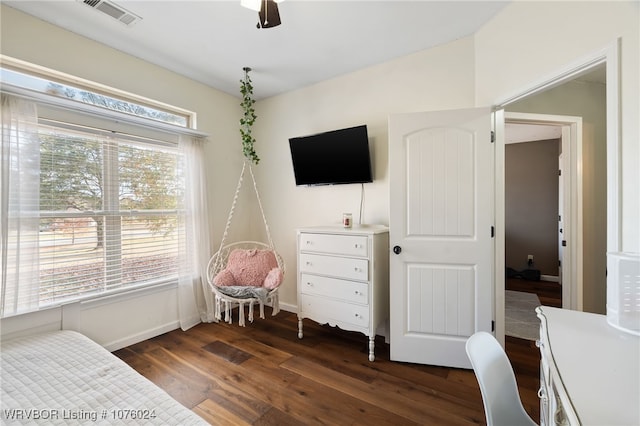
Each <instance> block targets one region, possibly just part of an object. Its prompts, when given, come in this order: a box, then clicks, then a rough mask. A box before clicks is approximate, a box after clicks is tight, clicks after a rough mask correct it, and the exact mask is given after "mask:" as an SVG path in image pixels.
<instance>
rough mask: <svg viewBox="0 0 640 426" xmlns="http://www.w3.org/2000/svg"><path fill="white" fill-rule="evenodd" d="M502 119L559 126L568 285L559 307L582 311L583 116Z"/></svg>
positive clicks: (521, 115)
mask: <svg viewBox="0 0 640 426" xmlns="http://www.w3.org/2000/svg"><path fill="white" fill-rule="evenodd" d="M505 123H517V124H541V125H551V126H558V127H561V129H562V136H561V138H560V139H561V143H562V154H563V155H562V161H563V164H562V170H564V171H565V173H564V174H563V179H562V184H563V192H564V197H563V206H562V207H563V211H564V213H563V216H564V217H563V221H564V226H563V227H564V232H563V236H564V239H565V241H567V246H566V247H565V248H564V254H563V257H564V260H563V264H562V266H563V268H562V278H561V282H563V283H567V285H563V286H562V307H563V308H565V309H573V310H578V311H582V309H583V292H582V281H583V276H582V272H583V260H582V259H583V250H582V212H583V202H582V173H581V169H580V164H582V117H574V116H565V115H548V114H529V113H517V112H505ZM497 143H498V145H497V146H496V149H501V150H504V146H505V145H504V140H501V141H499V142H497ZM505 183H506V182H505ZM502 235H504V233H503V234H502ZM502 279H503V280H504V276H503V277H502ZM502 288H503V289H504V286H503V287H502Z"/></svg>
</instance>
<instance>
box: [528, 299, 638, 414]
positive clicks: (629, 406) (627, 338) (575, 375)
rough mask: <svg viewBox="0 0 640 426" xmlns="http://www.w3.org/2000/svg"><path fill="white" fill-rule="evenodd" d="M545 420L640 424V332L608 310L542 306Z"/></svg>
mask: <svg viewBox="0 0 640 426" xmlns="http://www.w3.org/2000/svg"><path fill="white" fill-rule="evenodd" d="M536 312H537V314H538V317H539V318H540V321H541V326H540V340H539V342H538V345H539V346H540V353H541V363H540V382H541V386H540V392H539V396H540V424H541V425H607V426H612V425H639V424H640V337H638V336H634V335H632V334H629V333H625V332H623V331H620V330H618V329H617V328H614V327H612V326H611V325H609V323H608V322H607V318H606V316H605V315H597V314H590V313H585V312H577V311H571V310H568V309H558V308H551V307H548V306H540V307H538V308H536Z"/></svg>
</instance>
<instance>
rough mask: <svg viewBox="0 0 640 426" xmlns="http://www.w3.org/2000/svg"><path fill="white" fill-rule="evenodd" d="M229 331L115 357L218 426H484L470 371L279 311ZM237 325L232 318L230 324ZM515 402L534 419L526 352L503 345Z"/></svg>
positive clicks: (531, 356) (161, 340)
mask: <svg viewBox="0 0 640 426" xmlns="http://www.w3.org/2000/svg"><path fill="white" fill-rule="evenodd" d="M266 314H267V318H266V319H264V320H263V319H256V320H255V321H254V322H253V323H247V327H239V326H238V325H237V323H234V324H233V325H229V324H226V323H218V324H199V325H198V326H196V327H194V328H192V329H190V330H188V331H186V332H183V331H181V330H175V331H172V332H170V333H166V334H163V335H161V336H158V337H155V338H153V339H150V340H146V341H144V342H141V343H138V344H135V345H132V346H129V347H127V348H124V349H121V350H119V351H116V352H115V355H117V356H118V357H120V358H121V359H122V360H124V361H125V362H126V363H128V364H129V365H131V366H132V367H133V368H134V369H136V370H137V371H138V372H139V373H141V374H142V375H144V376H145V377H147V378H148V379H150V380H151V381H152V382H154V383H156V384H157V385H158V386H160V387H161V388H163V389H164V390H165V391H167V392H168V393H169V394H170V395H171V396H172V397H174V398H175V399H177V400H178V401H180V402H181V403H182V404H183V405H185V406H186V407H188V408H190V409H192V410H193V411H194V412H195V413H197V414H198V415H200V416H201V417H202V418H204V419H205V420H207V421H208V422H209V423H211V424H218V425H247V424H248V425H305V424H329V425H346V424H349V425H356V424H368V425H382V424H389V425H416V424H421V425H458V424H484V423H485V417H484V411H483V407H482V398H481V395H480V390H479V387H478V384H477V381H476V378H475V375H474V374H473V371H472V370H463V369H455V368H445V367H435V366H427V365H417V364H407V363H399V362H391V361H389V347H388V345H386V344H385V343H384V341H383V339H381V338H378V340H377V341H376V360H375V362H369V361H368V359H367V354H368V345H367V338H366V337H365V336H363V335H362V334H360V333H352V332H346V331H342V330H340V329H337V328H332V327H329V326H321V325H318V324H316V323H314V322H313V321H310V320H305V336H304V338H303V339H302V340H299V339H298V337H297V317H296V315H295V314H293V313H289V312H284V311H281V312H280V313H279V314H278V315H277V316H275V317H271V316H270V310H269V309H268V308H267V312H266ZM234 321H237V314H236V315H235V316H234ZM506 349H507V353H508V355H509V358H510V359H511V362H512V365H513V367H514V370H515V372H516V378H517V380H518V385H519V390H520V394H521V399H522V401H523V404H524V406H525V408H526V410H527V411H528V412H529V414H530V415H531V417H532V418H533V419H534V420H536V421H538V419H539V400H538V397H537V394H536V393H537V390H538V388H539V386H540V385H539V373H538V372H539V361H540V355H539V351H538V349H537V348H536V347H535V345H534V342H531V341H528V340H521V339H516V338H511V337H507V340H506Z"/></svg>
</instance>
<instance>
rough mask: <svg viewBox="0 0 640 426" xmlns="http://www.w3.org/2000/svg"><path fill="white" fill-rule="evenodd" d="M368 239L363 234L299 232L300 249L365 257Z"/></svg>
mask: <svg viewBox="0 0 640 426" xmlns="http://www.w3.org/2000/svg"><path fill="white" fill-rule="evenodd" d="M368 241H369V240H368V238H367V237H366V236H363V235H332V234H308V233H301V234H300V251H306V252H313V253H329V254H338V255H346V256H362V257H367V256H368V255H369V248H368Z"/></svg>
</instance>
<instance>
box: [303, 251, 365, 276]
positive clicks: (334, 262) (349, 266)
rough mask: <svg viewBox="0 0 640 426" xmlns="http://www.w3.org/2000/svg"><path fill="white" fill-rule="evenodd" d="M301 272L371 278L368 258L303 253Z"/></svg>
mask: <svg viewBox="0 0 640 426" xmlns="http://www.w3.org/2000/svg"><path fill="white" fill-rule="evenodd" d="M300 272H309V273H312V274H319V275H328V276H332V277H337V278H346V279H351V280H360V281H367V280H368V279H369V261H368V260H367V259H352V258H349V257H335V256H324V255H320V254H306V253H301V254H300Z"/></svg>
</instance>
